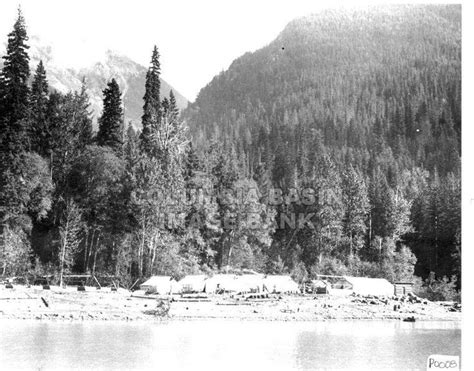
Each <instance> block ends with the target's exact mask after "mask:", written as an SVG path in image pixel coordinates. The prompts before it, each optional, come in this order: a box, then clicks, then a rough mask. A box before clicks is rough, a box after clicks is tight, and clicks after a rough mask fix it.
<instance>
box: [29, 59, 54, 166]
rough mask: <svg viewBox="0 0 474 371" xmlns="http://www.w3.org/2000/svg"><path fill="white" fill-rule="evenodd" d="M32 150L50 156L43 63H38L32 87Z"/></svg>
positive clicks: (46, 86) (46, 90)
mask: <svg viewBox="0 0 474 371" xmlns="http://www.w3.org/2000/svg"><path fill="white" fill-rule="evenodd" d="M30 104H31V106H30V107H31V150H32V151H34V152H36V153H38V154H40V155H41V156H43V157H46V156H48V155H49V152H50V151H49V150H50V148H49V142H50V132H49V125H48V119H47V111H48V81H47V79H46V71H45V69H44V66H43V61H40V62H39V63H38V67H37V68H36V73H35V76H34V78H33V83H32V85H31V99H30Z"/></svg>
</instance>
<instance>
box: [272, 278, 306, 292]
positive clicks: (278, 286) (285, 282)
mask: <svg viewBox="0 0 474 371" xmlns="http://www.w3.org/2000/svg"><path fill="white" fill-rule="evenodd" d="M263 284H264V286H265V289H266V290H267V291H268V292H276V293H282V292H286V293H288V292H291V293H297V292H299V291H300V289H299V287H298V284H297V283H296V282H295V281H293V279H292V278H291V277H290V276H284V275H268V276H266V277H265V278H264V279H263Z"/></svg>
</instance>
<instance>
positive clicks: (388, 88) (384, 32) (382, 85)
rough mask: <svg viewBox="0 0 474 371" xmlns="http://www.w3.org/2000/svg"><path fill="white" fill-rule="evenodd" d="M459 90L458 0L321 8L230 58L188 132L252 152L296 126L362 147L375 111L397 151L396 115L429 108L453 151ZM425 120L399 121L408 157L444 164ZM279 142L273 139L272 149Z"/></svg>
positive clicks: (195, 109) (193, 113)
mask: <svg viewBox="0 0 474 371" xmlns="http://www.w3.org/2000/svg"><path fill="white" fill-rule="evenodd" d="M460 95H461V6H458V5H447V6H444V5H443V6H441V5H438V6H437V5H427V6H426V5H393V6H378V7H368V8H361V9H346V10H326V11H322V12H321V13H318V14H314V15H311V16H307V17H302V18H299V19H296V20H294V21H292V22H290V23H289V24H288V25H287V26H286V28H285V29H284V30H283V31H282V32H281V34H280V35H279V36H278V37H277V38H276V39H275V40H274V41H273V42H271V43H270V44H269V45H267V46H266V47H264V48H262V49H260V50H258V51H256V52H254V53H247V54H245V55H243V56H242V57H240V58H238V59H236V60H235V61H234V62H233V63H232V64H231V66H230V67H229V69H228V70H227V71H225V72H222V73H221V74H219V75H218V76H216V77H215V78H214V79H213V80H212V81H211V82H210V83H209V84H208V85H207V86H206V87H204V88H203V89H202V90H201V91H200V93H199V95H198V97H197V99H196V101H195V103H193V104H192V105H191V106H190V107H189V109H188V110H187V112H186V118H187V121H188V124H189V126H190V128H191V132H192V133H193V135H194V138H195V141H201V142H203V141H205V140H207V139H208V138H211V137H214V138H218V139H220V140H222V139H224V138H226V139H229V138H230V139H235V141H236V142H238V143H239V146H241V147H243V148H246V151H247V152H249V153H250V157H251V159H252V158H253V159H255V158H256V157H258V156H260V155H259V153H261V152H262V151H264V148H263V144H262V143H263V142H264V141H265V139H264V138H263V136H266V135H270V136H272V135H273V138H275V136H281V135H282V133H283V131H286V134H285V135H287V136H288V135H290V136H291V135H293V134H295V132H294V131H293V129H294V130H296V129H297V128H299V129H301V130H299V134H298V135H307V134H308V133H309V131H311V130H317V131H318V132H321V135H322V138H323V141H324V144H325V145H327V146H328V147H330V148H333V149H338V151H339V150H341V149H342V148H346V149H347V148H352V149H354V150H356V151H359V152H360V151H362V150H366V149H368V148H369V147H370V145H371V143H370V138H372V134H373V130H374V128H375V123H376V122H377V119H378V120H379V123H380V125H381V126H382V127H381V131H382V132H383V136H384V140H385V141H386V142H387V143H390V144H391V147H392V148H391V149H392V151H393V152H396V148H394V147H396V146H397V143H396V140H395V136H396V135H397V133H396V132H397V130H398V128H397V127H396V125H395V124H394V121H395V120H396V118H395V116H397V115H405V114H406V115H407V116H410V115H413V116H416V114H419V116H418V118H421V117H422V116H423V117H425V116H426V114H425V112H424V110H426V109H428V111H430V114H432V115H434V116H436V117H440V116H441V114H442V112H443V111H444V112H445V113H446V114H449V116H450V117H451V118H452V119H453V121H454V128H455V129H456V133H455V134H453V135H451V133H449V134H447V135H448V136H449V137H450V139H453V140H454V141H455V143H456V144H455V148H456V150H459V151H460V130H461V126H460V125H461V116H460ZM415 118H416V117H415ZM425 121H426V120H424V121H423V120H422V121H419V122H416V125H418V126H417V127H415V126H413V125H414V124H415V123H412V122H411V121H410V122H408V123H407V124H408V125H409V126H410V125H411V126H410V127H409V128H406V125H405V123H403V126H404V127H403V128H401V130H402V131H404V139H405V142H406V143H404V144H406V145H407V147H408V149H409V150H410V152H411V153H410V156H409V158H408V160H409V161H411V162H414V163H416V164H418V165H420V164H423V166H426V167H428V168H430V169H433V168H434V167H435V166H438V170H441V169H440V168H442V171H445V170H448V169H450V168H452V165H453V164H452V163H451V162H450V160H449V159H448V158H445V159H444V160H446V162H444V160H443V161H442V163H439V162H440V157H443V156H444V157H449V156H450V154H449V153H450V152H449V148H448V147H447V146H451V144H449V143H448V142H449V141H448V142H447V143H445V144H442V148H436V147H435V146H434V143H433V141H432V140H431V139H432V138H431V131H432V130H431V129H434V127H432V126H431V125H429V124H427V123H426V122H425ZM412 124H413V125H412ZM407 130H408V131H407ZM417 130H418V131H417ZM303 145H304V140H303V141H298V142H297V143H296V144H295V146H296V148H294V149H292V151H293V152H294V153H297V152H298V151H299V150H300V149H301V148H300V147H301V146H303ZM278 146H279V144H278V143H276V142H275V140H271V147H272V148H271V149H270V151H271V152H272V154H273V155H274V154H275V153H277V152H278V151H276V150H275V149H276V148H277V147H278ZM432 149H434V151H432ZM339 152H340V151H339ZM346 152H347V151H346ZM255 161H258V160H255ZM366 165H367V164H365V165H364V166H365V167H366Z"/></svg>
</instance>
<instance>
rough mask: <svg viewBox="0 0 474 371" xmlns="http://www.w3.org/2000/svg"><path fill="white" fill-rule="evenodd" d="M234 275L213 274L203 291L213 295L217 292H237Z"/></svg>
mask: <svg viewBox="0 0 474 371" xmlns="http://www.w3.org/2000/svg"><path fill="white" fill-rule="evenodd" d="M236 279H237V276H236V275H235V274H215V275H213V276H211V277H209V278H208V279H207V280H206V288H205V291H206V292H207V293H213V292H216V291H218V290H224V291H238V289H237V282H236Z"/></svg>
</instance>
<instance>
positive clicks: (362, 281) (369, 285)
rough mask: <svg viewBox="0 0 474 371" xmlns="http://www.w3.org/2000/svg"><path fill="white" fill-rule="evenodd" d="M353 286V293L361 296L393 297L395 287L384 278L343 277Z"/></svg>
mask: <svg viewBox="0 0 474 371" xmlns="http://www.w3.org/2000/svg"><path fill="white" fill-rule="evenodd" d="M343 278H344V279H345V280H346V281H347V282H349V283H350V284H351V286H352V291H353V292H354V293H356V294H359V295H384V296H390V295H393V292H394V291H393V285H392V284H391V283H390V282H388V281H387V280H386V279H384V278H368V277H350V276H343Z"/></svg>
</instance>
